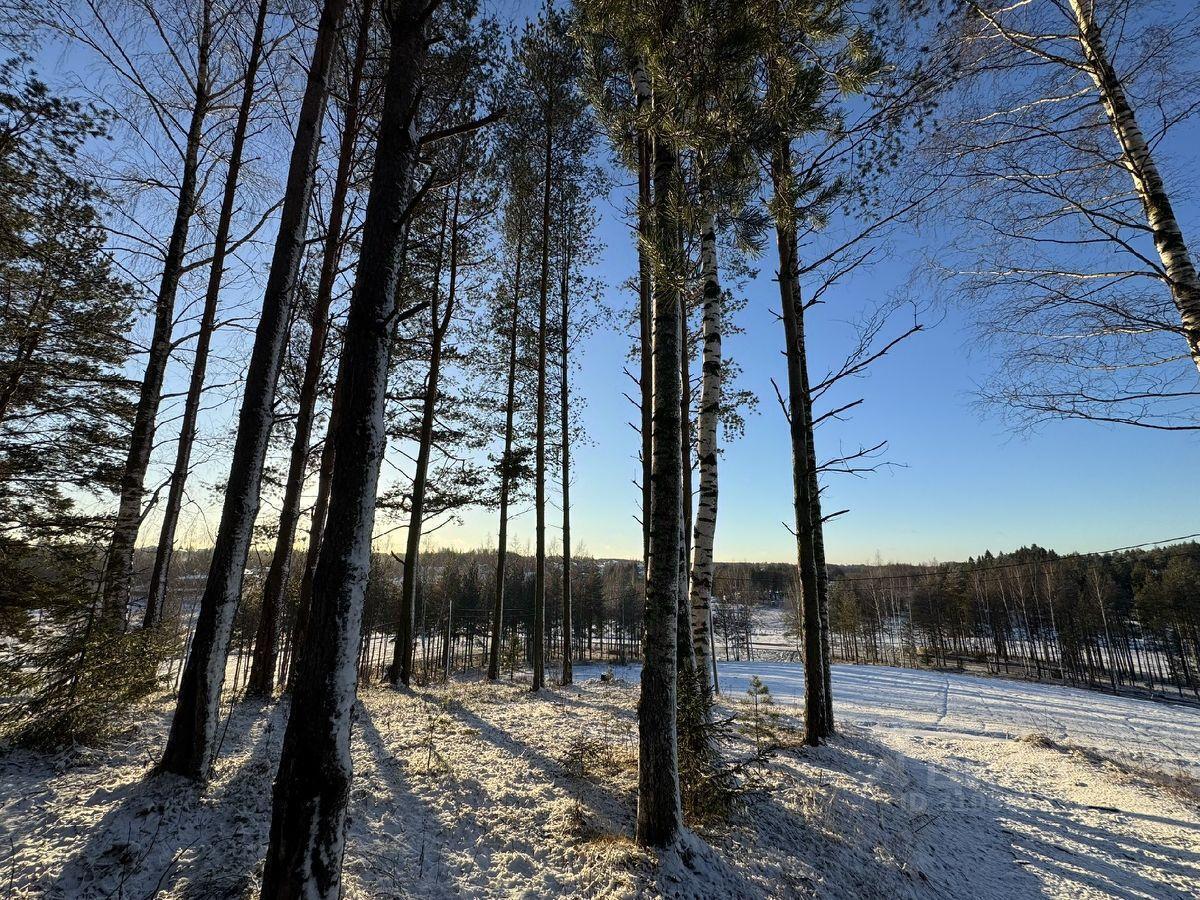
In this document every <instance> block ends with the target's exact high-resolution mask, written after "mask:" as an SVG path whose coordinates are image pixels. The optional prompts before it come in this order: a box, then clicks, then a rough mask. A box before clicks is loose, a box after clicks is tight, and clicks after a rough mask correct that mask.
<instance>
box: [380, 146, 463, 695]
mask: <svg viewBox="0 0 1200 900" xmlns="http://www.w3.org/2000/svg"><path fill="white" fill-rule="evenodd" d="M462 175H463V173H462V166H461V161H460V166H459V170H458V180H457V182H456V186H455V192H454V202H453V210H454V212H453V216H452V218H451V219H450V221H449V228H450V290H449V293H448V294H447V297H446V309H445V312H444V313H443V312H442V310H441V307H440V306H439V303H438V293H439V292H440V291H441V280H442V252H443V248H444V246H445V235H446V228H447V216H450V209H451V204H450V201H449V200H447V201H446V202H445V203H444V204H443V206H442V227H441V231H440V234H439V237H438V253H437V264H436V266H435V267H434V281H433V302H432V303H431V304H430V307H429V331H430V340H431V345H430V351H429V374H428V375H427V377H426V379H425V396H424V398H423V400H422V402H421V431H420V434H419V435H418V437H417V461H416V465H415V466H414V468H413V486H412V500H411V505H410V508H409V517H408V535H407V542H406V544H405V550H404V565H403V576H402V577H403V582H402V583H401V585H400V610H399V616H398V618H397V623H396V643H395V646H394V647H393V651H392V664H391V665H390V666H389V667H388V671H387V679H388V681H390V682H391V683H392V684H394V685H396V684H405V685H407V684H409V683H411V681H412V673H413V637H414V630H415V629H414V625H415V616H416V610H417V582H418V579H419V577H420V562H421V560H420V557H421V532H422V530H423V529H424V527H425V489H426V487H427V486H428V480H429V460H430V457H431V455H432V453H433V425H434V417H435V415H436V413H437V394H438V381H439V379H440V378H441V371H442V342H443V340H444V339H445V336H446V331H447V330H448V329H449V327H450V317H451V316H452V315H453V314H454V300H455V278H456V272H457V269H458V204H459V198H460V197H461V195H462Z"/></svg>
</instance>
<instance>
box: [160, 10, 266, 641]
mask: <svg viewBox="0 0 1200 900" xmlns="http://www.w3.org/2000/svg"><path fill="white" fill-rule="evenodd" d="M267 6H268V4H267V0H259V4H258V14H257V18H256V19H255V22H254V37H253V38H252V39H251V42H250V55H249V57H248V58H247V60H246V72H245V75H244V78H245V84H244V85H243V87H242V100H241V104H240V105H239V106H238V115H237V122H236V124H235V125H234V127H233V138H232V141H231V143H230V148H229V169H228V171H227V172H226V174H225V190H224V193H223V195H222V197H221V212H220V214H219V215H218V218H217V230H216V233H215V234H214V236H213V258H212V265H211V267H210V268H209V270H208V286H207V288H206V289H205V291H204V309H203V311H202V312H201V314H200V328H199V333H198V334H197V336H196V359H195V362H193V364H192V374H191V378H190V379H189V381H188V390H187V398H186V399H185V400H184V404H183V420H182V423H181V424H180V426H179V444H178V446H177V447H176V449H175V467H174V468H173V469H172V470H171V484H170V488H169V489H168V491H167V507H166V510H165V511H164V513H163V521H162V528H161V529H160V530H159V534H158V550H157V552H156V553H155V555H154V569H153V571H152V572H151V574H150V590H149V592H148V594H147V596H146V613H145V616H144V617H143V619H142V627H143V628H153V627H155V626H157V625H158V624H159V622H160V621H161V620H162V617H163V615H164V614H165V606H166V599H167V582H168V579H169V578H170V574H171V557H172V555H173V554H174V552H175V529H176V527H177V526H178V524H179V513H180V511H181V510H182V509H183V492H184V488H185V487H186V485H187V479H188V475H189V474H190V469H191V465H192V446H193V444H194V443H195V440H196V420H197V419H198V418H199V415H200V400H201V396H202V395H203V393H204V377H205V373H206V371H207V368H208V353H209V349H210V347H211V345H212V334H213V329H214V327H215V325H216V319H217V306H218V303H219V301H220V299H221V280H222V278H223V276H224V274H225V257H226V254H227V253H228V250H229V230H230V227H231V224H232V222H233V213H234V208H235V206H236V204H237V189H238V177H239V175H240V173H241V169H242V151H243V149H244V147H245V145H246V131H247V129H248V127H249V123H250V108H251V105H252V103H253V101H254V82H255V79H256V78H257V76H258V64H259V59H260V57H261V55H262V47H263V31H264V29H265V27H266V20H267Z"/></svg>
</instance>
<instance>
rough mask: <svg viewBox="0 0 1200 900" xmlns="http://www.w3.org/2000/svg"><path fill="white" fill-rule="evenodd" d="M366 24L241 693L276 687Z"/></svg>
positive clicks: (367, 5)
mask: <svg viewBox="0 0 1200 900" xmlns="http://www.w3.org/2000/svg"><path fill="white" fill-rule="evenodd" d="M370 27H371V0H364V3H363V7H362V10H361V11H360V13H359V28H358V36H357V39H356V43H355V48H354V63H353V67H352V71H351V75H350V85H349V88H348V90H347V95H346V111H345V119H344V121H343V123H342V137H341V146H340V147H339V148H338V165H337V173H336V175H335V176H334V182H333V196H332V197H331V198H330V202H329V221H328V223H327V225H326V229H325V246H324V247H323V248H322V256H321V274H320V276H319V277H318V280H317V295H316V298H315V302H314V303H313V308H312V319H311V330H310V333H309V340H308V356H307V358H306V359H305V361H304V379H303V381H302V382H301V386H300V402H299V405H298V408H297V410H296V432H295V435H294V436H293V438H292V451H291V456H290V458H289V460H288V473H287V481H286V482H285V487H284V492H283V504H282V506H281V507H280V511H279V531H278V533H277V534H276V536H275V550H274V552H273V553H272V554H271V566H270V568H269V569H268V570H267V577H266V580H265V581H264V583H263V599H262V612H261V614H260V616H259V621H258V630H257V633H256V634H255V636H254V656H253V660H252V662H251V664H250V678H249V680H248V681H247V683H246V694H247V696H252V697H270V696H271V693H272V691H273V690H274V688H275V666H276V663H277V662H278V659H279V613H280V609H281V608H282V606H283V598H284V592H285V591H286V589H287V583H288V576H289V574H290V572H291V567H292V549H293V544H294V543H295V540H296V525H297V524H298V523H299V521H300V499H301V494H302V493H303V492H304V480H305V479H304V476H305V473H306V471H307V469H308V457H309V451H310V446H309V444H310V441H311V440H312V426H313V419H314V418H315V417H316V412H317V392H318V388H319V387H320V381H321V370H322V368H323V363H324V358H325V344H326V341H327V338H328V335H329V308H330V306H331V305H332V303H333V286H334V282H335V281H336V280H337V274H338V262H339V259H340V256H341V254H340V250H341V243H342V231H343V227H342V223H343V219H344V217H345V211H346V195H347V193H348V192H349V189H350V173H351V169H352V168H353V165H354V149H355V144H356V142H357V139H358V104H359V93H360V91H361V88H362V77H363V67H364V65H365V62H366V57H367V47H368V45H369V43H370Z"/></svg>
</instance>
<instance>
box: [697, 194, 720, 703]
mask: <svg viewBox="0 0 1200 900" xmlns="http://www.w3.org/2000/svg"><path fill="white" fill-rule="evenodd" d="M700 277H701V279H702V280H703V283H704V325H703V328H704V358H703V364H702V369H701V371H702V381H701V386H700V422H699V435H698V444H699V446H698V450H699V463H700V499H699V503H698V505H697V509H696V522H695V537H694V540H693V560H692V579H691V606H692V647H693V648H694V651H695V654H696V677H697V679H698V681H699V684H700V689H701V691H702V692H703V697H704V699H705V701H706V703H707V702H708V701H709V699H710V698H711V696H712V690H713V684H712V673H711V671H710V668H711V665H712V635H711V633H710V632H709V619H710V616H709V608H710V605H711V601H712V589H713V574H714V571H715V568H716V566H715V564H714V562H713V541H714V536H715V533H716V528H717V421H718V419H719V417H720V408H721V375H722V371H721V319H722V309H721V284H720V281H719V279H718V276H717V217H716V216H715V215H710V216H709V217H708V221H707V222H705V224H704V232H703V234H702V235H701V236H700Z"/></svg>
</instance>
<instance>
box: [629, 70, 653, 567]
mask: <svg viewBox="0 0 1200 900" xmlns="http://www.w3.org/2000/svg"><path fill="white" fill-rule="evenodd" d="M632 80H633V88H634V93H635V95H636V98H637V110H638V113H639V114H644V113H646V112H647V111H648V109H649V106H650V101H651V97H652V94H651V90H650V79H649V77H648V75H647V74H646V67H645V65H644V63H643V62H642V61H641V60H640V59H639V60H638V64H637V65H636V66H635V67H634V70H633V76H632ZM637 154H638V216H637V232H638V340H639V343H640V345H641V359H640V366H641V368H640V371H639V374H638V388H639V390H640V395H641V410H640V411H641V428H640V431H641V437H642V574H643V577H648V574H649V572H650V502H651V497H650V493H651V486H652V483H653V478H652V468H653V463H652V460H651V457H652V456H653V453H654V445H653V439H654V359H653V353H654V346H653V344H654V297H653V282H652V279H651V264H650V247H649V244H650V241H651V235H650V225H651V215H652V209H651V204H652V202H653V196H652V194H653V191H652V188H651V183H650V182H651V168H652V167H653V164H654V144H653V141H651V139H650V136H649V135H648V134H647V133H646V130H645V128H644V127H643V128H639V129H638V132H637Z"/></svg>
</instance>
